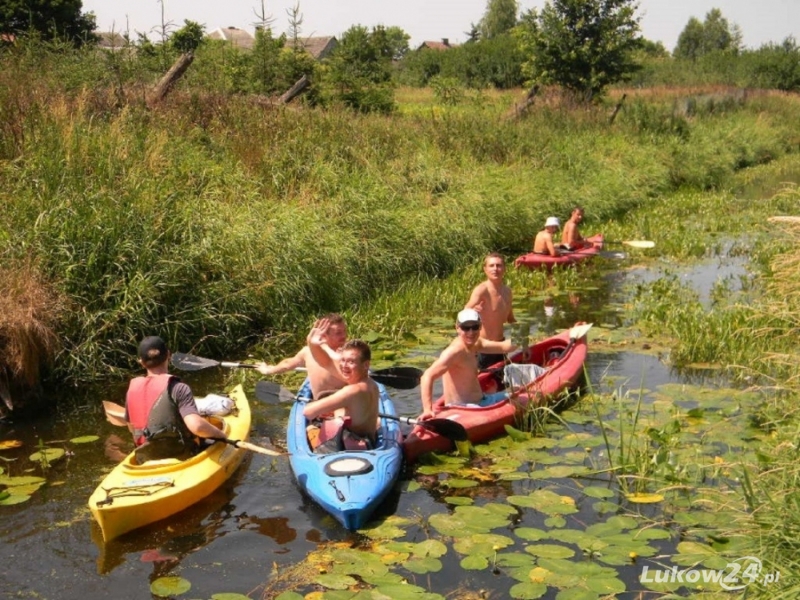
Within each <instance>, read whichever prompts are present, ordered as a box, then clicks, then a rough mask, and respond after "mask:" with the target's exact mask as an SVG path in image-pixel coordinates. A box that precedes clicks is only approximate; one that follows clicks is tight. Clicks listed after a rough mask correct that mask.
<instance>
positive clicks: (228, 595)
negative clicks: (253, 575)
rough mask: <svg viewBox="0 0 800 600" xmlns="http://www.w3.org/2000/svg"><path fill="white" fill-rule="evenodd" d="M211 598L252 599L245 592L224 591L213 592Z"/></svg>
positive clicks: (225, 599)
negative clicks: (219, 592)
mask: <svg viewBox="0 0 800 600" xmlns="http://www.w3.org/2000/svg"><path fill="white" fill-rule="evenodd" d="M211 600H252V599H251V598H250V597H248V596H245V595H243V594H234V593H231V592H222V593H221V594H211Z"/></svg>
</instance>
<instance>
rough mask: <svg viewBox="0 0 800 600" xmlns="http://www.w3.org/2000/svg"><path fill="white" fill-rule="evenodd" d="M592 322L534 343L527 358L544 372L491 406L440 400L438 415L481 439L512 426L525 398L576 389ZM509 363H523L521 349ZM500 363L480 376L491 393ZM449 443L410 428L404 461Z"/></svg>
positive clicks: (542, 399) (545, 398)
mask: <svg viewBox="0 0 800 600" xmlns="http://www.w3.org/2000/svg"><path fill="white" fill-rule="evenodd" d="M589 327H591V325H585V324H583V323H581V324H577V325H576V326H575V327H573V328H572V329H569V330H567V331H564V332H563V333H560V334H558V335H555V336H553V337H550V338H547V339H545V340H542V341H540V342H537V343H535V344H533V345H532V346H531V347H530V353H531V355H530V360H529V361H528V363H529V364H530V363H532V364H535V365H538V366H539V367H543V368H544V372H543V373H542V374H540V375H539V376H538V377H536V379H534V380H533V381H531V382H530V383H528V384H527V385H526V386H525V389H524V391H522V393H520V394H519V395H518V396H516V397H515V398H514V399H513V400H508V399H506V400H502V401H500V402H498V403H496V404H492V405H491V406H485V407H484V406H477V405H470V406H448V407H445V405H444V399H443V398H439V399H438V400H437V401H436V402H434V406H433V410H434V412H435V413H436V418H438V419H451V420H453V421H456V422H458V423H460V424H461V425H463V426H464V428H465V429H466V430H467V435H468V437H469V441H470V442H472V443H477V442H483V441H486V440H489V439H492V438H495V437H498V436H500V435H504V434H505V426H506V425H514V423H515V420H516V416H517V414H518V412H521V411H522V410H524V407H525V406H526V405H528V404H529V403H534V404H535V405H542V404H545V403H547V402H549V401H551V400H553V399H555V398H557V397H558V396H559V395H560V394H561V392H563V391H564V390H567V389H571V388H574V387H575V386H576V385H577V384H578V381H579V379H580V377H581V375H582V373H583V363H584V361H585V360H586V352H587V347H586V332H587V331H588V328H589ZM510 359H511V361H512V362H513V363H517V364H524V363H523V362H522V353H521V352H518V353H516V354H514V355H512V356H511V357H510ZM503 367H504V363H502V362H499V363H497V364H495V365H493V366H491V367H489V368H488V369H486V370H484V371H482V372H481V373H480V375H479V376H478V379H479V381H480V384H481V388H482V389H483V391H484V393H486V394H492V393H495V392H498V391H501V390H502V389H503V383H502V382H503ZM452 449H453V442H452V441H451V440H450V439H449V438H446V437H444V436H441V435H439V434H437V433H435V432H433V431H431V430H430V429H425V428H423V427H420V426H416V427H414V429H413V430H412V431H411V433H409V434H408V436H407V437H406V439H405V441H404V442H403V451H404V453H405V457H406V460H407V461H408V462H409V463H411V462H414V461H415V460H416V458H417V457H418V456H420V455H421V454H425V453H426V452H434V451H436V452H448V451H450V450H452Z"/></svg>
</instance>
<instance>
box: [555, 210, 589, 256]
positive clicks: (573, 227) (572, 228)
mask: <svg viewBox="0 0 800 600" xmlns="http://www.w3.org/2000/svg"><path fill="white" fill-rule="evenodd" d="M581 221H583V208H582V207H580V206H576V207H575V208H573V209H572V214H571V215H570V216H569V220H567V222H566V223H564V230H563V231H562V232H561V245H560V246H559V248H560V249H562V250H567V251H573V250H580V249H581V248H587V247H591V246H592V243H591V242H587V241H586V240H584V239H583V236H582V235H581V234H580V231H578V227H579V226H580V224H581Z"/></svg>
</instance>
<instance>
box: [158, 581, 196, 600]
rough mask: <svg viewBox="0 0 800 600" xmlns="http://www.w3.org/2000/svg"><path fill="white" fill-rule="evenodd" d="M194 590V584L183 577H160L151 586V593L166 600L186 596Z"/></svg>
mask: <svg viewBox="0 0 800 600" xmlns="http://www.w3.org/2000/svg"><path fill="white" fill-rule="evenodd" d="M190 589H192V584H191V583H189V581H188V580H186V579H184V578H183V577H159V578H158V579H156V580H155V581H154V582H153V583H151V584H150V593H152V594H153V595H154V596H159V597H161V598H166V597H168V596H178V595H180V594H185V593H186V592H188V591H189V590H190Z"/></svg>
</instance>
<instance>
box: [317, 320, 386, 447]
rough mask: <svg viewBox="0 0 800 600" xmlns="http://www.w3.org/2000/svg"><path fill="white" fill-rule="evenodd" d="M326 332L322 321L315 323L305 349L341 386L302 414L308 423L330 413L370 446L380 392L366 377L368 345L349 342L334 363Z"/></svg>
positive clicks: (368, 359) (376, 385)
mask: <svg viewBox="0 0 800 600" xmlns="http://www.w3.org/2000/svg"><path fill="white" fill-rule="evenodd" d="M328 330H329V324H328V322H327V320H326V319H320V320H319V321H317V322H316V323H315V324H314V327H313V328H312V329H311V332H310V333H309V334H308V338H307V340H306V341H307V342H308V345H307V348H308V349H309V353H310V354H311V355H312V356H313V358H314V359H315V360H316V361H317V363H318V364H320V365H323V367H324V368H325V369H327V370H328V371H329V373H330V375H331V376H333V377H336V378H337V379H340V381H341V383H342V385H341V386H340V389H339V390H337V391H336V392H334V393H332V394H330V395H327V396H325V398H323V399H320V400H317V401H315V402H311V403H309V404H307V405H306V407H305V408H304V409H303V414H304V415H305V417H306V418H307V419H308V420H311V419H315V418H317V417H319V416H321V415H324V414H325V413H333V414H334V416H335V417H337V418H341V419H345V418H349V424H348V425H347V429H348V430H350V431H352V432H353V433H355V434H356V435H359V436H362V437H366V438H368V439H369V440H370V441H371V442H372V444H373V445H374V444H375V441H376V440H375V432H376V431H377V430H378V427H379V426H380V421H379V420H378V412H379V394H380V391H379V389H378V384H376V383H375V382H374V381H373V380H372V378H371V377H370V376H369V362H370V359H371V352H370V349H369V345H368V344H367V343H366V342H363V341H361V340H350V341H348V342H346V343H345V344H344V345H343V346H342V347H341V348H340V349H339V353H338V354H339V358H338V360H337V361H334V360H333V359H332V358H331V353H330V351H329V350H330V347H329V346H328V344H327V341H326V340H327V334H326V333H325V332H327V331H328Z"/></svg>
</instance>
